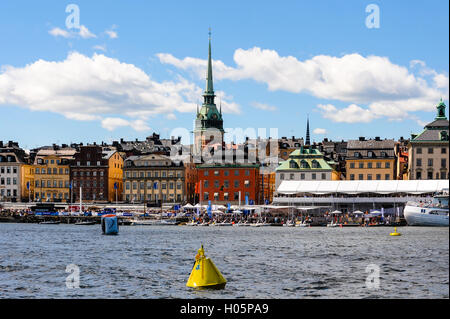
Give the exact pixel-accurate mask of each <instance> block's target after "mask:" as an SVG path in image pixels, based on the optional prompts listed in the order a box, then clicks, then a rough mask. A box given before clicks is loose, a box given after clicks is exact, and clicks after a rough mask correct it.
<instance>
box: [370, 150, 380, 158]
mask: <svg viewBox="0 0 450 319" xmlns="http://www.w3.org/2000/svg"><path fill="white" fill-rule="evenodd" d="M367 156H368V157H375V154H374V153H373V152H372V151H368V152H367ZM381 156H383V152H381Z"/></svg>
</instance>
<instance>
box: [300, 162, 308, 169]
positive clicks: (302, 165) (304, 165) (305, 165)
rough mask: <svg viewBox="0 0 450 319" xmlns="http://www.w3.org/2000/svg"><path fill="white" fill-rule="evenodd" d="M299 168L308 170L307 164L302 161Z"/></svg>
mask: <svg viewBox="0 0 450 319" xmlns="http://www.w3.org/2000/svg"><path fill="white" fill-rule="evenodd" d="M300 167H301V168H309V165H308V162H307V161H305V160H302V162H301V164H300Z"/></svg>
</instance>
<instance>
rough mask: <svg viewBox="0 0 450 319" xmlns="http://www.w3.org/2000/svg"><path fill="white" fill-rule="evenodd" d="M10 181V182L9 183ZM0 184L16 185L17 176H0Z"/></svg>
mask: <svg viewBox="0 0 450 319" xmlns="http://www.w3.org/2000/svg"><path fill="white" fill-rule="evenodd" d="M11 182H12V184H11ZM0 185H17V178H15V177H13V178H11V177H6V178H4V177H2V178H0Z"/></svg>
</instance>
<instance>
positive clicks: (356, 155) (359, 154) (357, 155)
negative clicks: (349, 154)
mask: <svg viewBox="0 0 450 319" xmlns="http://www.w3.org/2000/svg"><path fill="white" fill-rule="evenodd" d="M353 156H354V157H361V153H360V152H355V153H354V154H353Z"/></svg>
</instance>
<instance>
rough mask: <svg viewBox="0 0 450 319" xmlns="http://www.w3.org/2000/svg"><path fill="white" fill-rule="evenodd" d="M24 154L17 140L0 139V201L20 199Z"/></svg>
mask: <svg viewBox="0 0 450 319" xmlns="http://www.w3.org/2000/svg"><path fill="white" fill-rule="evenodd" d="M25 163H26V154H25V151H24V150H23V149H21V148H20V147H19V144H18V143H17V142H13V141H9V142H8V143H5V144H3V142H2V141H0V201H20V199H21V195H22V184H21V178H22V166H23V165H24V164H25Z"/></svg>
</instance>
